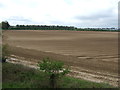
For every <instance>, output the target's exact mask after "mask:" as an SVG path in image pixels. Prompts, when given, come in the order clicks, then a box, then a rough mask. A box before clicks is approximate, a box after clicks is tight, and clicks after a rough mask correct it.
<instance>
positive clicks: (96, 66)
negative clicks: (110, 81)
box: [4, 30, 118, 75]
mask: <svg viewBox="0 0 120 90" xmlns="http://www.w3.org/2000/svg"><path fill="white" fill-rule="evenodd" d="M4 34H5V36H6V37H7V40H5V43H8V44H9V45H10V50H11V54H13V55H16V56H20V57H25V58H27V59H26V60H32V61H34V62H38V61H39V60H42V59H43V58H44V57H50V58H52V59H54V60H60V61H64V62H65V63H66V65H69V66H72V67H78V68H84V69H85V70H89V71H91V70H92V71H94V72H101V73H102V75H103V74H104V75H105V74H106V75H107V74H108V73H109V74H110V75H118V33H117V32H90V31H82V32H80V31H79V32H78V31H34V30H33V31H25V30H20V31H6V32H4ZM78 71H79V69H78Z"/></svg>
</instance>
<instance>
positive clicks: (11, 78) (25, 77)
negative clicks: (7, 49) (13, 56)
mask: <svg viewBox="0 0 120 90" xmlns="http://www.w3.org/2000/svg"><path fill="white" fill-rule="evenodd" d="M2 69H3V70H2V74H3V75H2V77H3V80H2V81H3V83H2V87H3V88H49V87H50V86H49V78H48V75H46V74H45V73H44V72H40V71H38V70H35V69H32V68H28V67H25V66H22V65H18V64H11V63H3V65H2ZM57 83H58V84H57V87H58V88H113V86H110V85H108V84H105V83H94V82H90V81H85V80H81V79H76V78H72V77H68V76H65V77H63V78H61V79H59V80H58V82H57Z"/></svg>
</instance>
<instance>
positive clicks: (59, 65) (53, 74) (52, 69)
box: [38, 58, 69, 88]
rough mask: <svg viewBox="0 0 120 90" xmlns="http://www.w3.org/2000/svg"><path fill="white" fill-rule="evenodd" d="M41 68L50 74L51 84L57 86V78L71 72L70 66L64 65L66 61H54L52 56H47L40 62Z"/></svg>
mask: <svg viewBox="0 0 120 90" xmlns="http://www.w3.org/2000/svg"><path fill="white" fill-rule="evenodd" d="M38 66H39V67H40V70H42V71H44V72H45V73H47V74H48V75H49V80H50V86H51V87H52V88H55V87H56V83H57V80H58V79H59V78H61V77H62V76H64V75H65V74H67V73H68V72H69V70H68V68H65V67H64V63H63V62H60V61H54V60H51V59H50V58H45V59H43V61H42V62H41V63H39V64H38Z"/></svg>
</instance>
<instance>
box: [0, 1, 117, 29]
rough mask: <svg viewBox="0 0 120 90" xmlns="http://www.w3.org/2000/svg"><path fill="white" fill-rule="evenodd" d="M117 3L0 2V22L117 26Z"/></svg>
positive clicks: (13, 23) (87, 26) (99, 26)
mask: <svg viewBox="0 0 120 90" xmlns="http://www.w3.org/2000/svg"><path fill="white" fill-rule="evenodd" d="M118 2H119V0H0V13H1V14H0V22H1V21H8V22H9V24H10V25H17V24H25V25H33V24H35V25H63V26H75V27H78V28H90V27H91V28H96V27H98V28H104V27H114V28H117V27H118Z"/></svg>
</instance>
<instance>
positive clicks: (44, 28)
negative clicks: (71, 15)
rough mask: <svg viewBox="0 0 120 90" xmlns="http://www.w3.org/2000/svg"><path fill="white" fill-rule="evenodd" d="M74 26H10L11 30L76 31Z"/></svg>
mask: <svg viewBox="0 0 120 90" xmlns="http://www.w3.org/2000/svg"><path fill="white" fill-rule="evenodd" d="M75 29H76V28H75V27H73V26H58V25H57V26H55V25H51V26H48V25H16V26H10V27H9V30H75Z"/></svg>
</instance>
